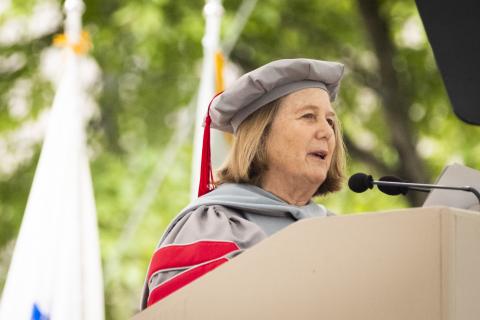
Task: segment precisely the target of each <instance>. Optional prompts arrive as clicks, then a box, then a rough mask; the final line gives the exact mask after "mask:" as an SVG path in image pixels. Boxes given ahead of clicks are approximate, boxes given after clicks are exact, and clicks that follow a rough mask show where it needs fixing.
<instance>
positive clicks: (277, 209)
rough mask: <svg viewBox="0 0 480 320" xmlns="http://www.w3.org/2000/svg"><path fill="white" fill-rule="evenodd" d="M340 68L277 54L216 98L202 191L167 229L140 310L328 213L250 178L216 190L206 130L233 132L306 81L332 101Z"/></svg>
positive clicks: (208, 122) (211, 109) (204, 153)
mask: <svg viewBox="0 0 480 320" xmlns="http://www.w3.org/2000/svg"><path fill="white" fill-rule="evenodd" d="M343 71H344V67H343V65H342V64H340V63H337V62H329V61H320V60H311V59H285V60H277V61H273V62H271V63H269V64H267V65H264V66H262V67H260V68H258V69H255V70H253V71H251V72H249V73H247V74H245V75H243V76H242V77H240V78H239V79H238V80H237V81H235V83H234V84H232V85H231V86H230V87H229V88H228V89H227V90H226V91H225V92H223V93H222V94H220V95H218V96H216V97H215V98H214V99H213V100H212V102H211V104H210V106H209V110H208V112H207V116H206V118H205V132H204V144H203V151H202V171H201V176H200V187H199V198H198V199H197V200H196V201H194V202H193V203H191V204H190V205H189V206H187V207H186V208H185V209H184V210H182V211H181V212H180V213H179V214H178V215H177V216H176V218H175V219H174V220H173V221H172V222H171V223H170V225H169V226H168V227H167V229H166V231H165V233H164V235H163V236H162V238H161V240H160V242H159V244H158V246H157V249H156V251H155V252H154V254H153V257H152V259H151V262H150V265H149V268H148V273H147V277H146V280H145V284H144V290H143V295H142V302H141V309H144V308H146V307H147V306H150V305H152V304H153V303H155V302H157V301H159V300H161V299H162V298H164V297H166V296H167V295H169V294H171V293H172V292H174V291H175V290H177V289H179V288H181V287H183V286H185V285H187V284H188V283H190V282H191V281H193V280H195V279H197V278H198V277H200V276H202V275H204V274H205V273H207V272H209V271H211V270H213V269H214V268H216V267H218V266H219V265H221V264H222V263H225V262H227V261H228V260H229V259H231V258H233V257H234V256H236V255H238V254H239V253H241V252H242V251H243V250H245V249H248V248H250V247H252V246H253V245H255V244H257V243H258V242H260V241H262V240H263V239H265V238H266V237H268V236H269V235H271V234H273V233H275V232H277V231H279V230H280V229H282V228H284V227H286V226H288V225H290V224H291V223H294V222H295V221H297V220H300V219H305V218H311V217H326V216H328V215H330V214H331V213H329V212H328V211H327V210H326V209H325V207H323V206H321V205H318V204H316V203H314V202H313V201H310V202H309V203H308V204H307V205H305V206H295V205H290V204H288V203H286V202H285V201H283V200H282V199H280V198H278V197H277V196H275V195H273V194H272V193H270V192H267V191H265V190H263V189H261V188H259V187H257V186H253V185H248V184H234V183H225V184H222V185H220V186H219V187H217V188H216V189H214V188H213V185H214V184H213V181H212V179H213V175H212V172H211V165H210V142H209V130H210V127H212V128H216V129H218V130H222V131H226V132H232V133H234V134H235V133H236V131H237V128H238V126H239V125H240V124H241V122H242V121H243V120H245V119H246V118H247V117H248V116H249V115H250V114H252V113H254V112H255V111H256V110H258V109H260V108H261V107H262V106H264V105H266V104H268V103H269V102H272V101H274V100H276V99H278V98H280V97H283V96H286V95H288V94H290V93H292V92H295V91H298V90H301V89H305V88H321V89H323V90H326V91H327V92H328V94H329V96H330V100H331V101H333V100H334V99H335V97H336V94H337V91H338V87H339V84H340V79H341V78H342V75H343Z"/></svg>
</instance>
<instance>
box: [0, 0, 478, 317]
mask: <svg viewBox="0 0 480 320" xmlns="http://www.w3.org/2000/svg"><path fill="white" fill-rule="evenodd" d="M85 2H86V12H85V14H84V17H83V19H84V25H85V29H86V30H87V31H88V32H89V33H90V35H91V38H92V41H93V44H94V47H93V50H92V51H91V52H90V54H91V56H92V57H93V58H94V59H95V60H96V61H97V63H98V65H99V67H100V69H101V77H100V79H99V80H100V81H99V85H98V88H97V90H96V91H95V92H93V93H92V94H93V96H94V97H95V99H96V101H97V103H98V110H97V111H96V113H95V115H94V116H93V118H92V120H91V121H90V123H89V125H88V139H89V146H90V153H91V168H92V176H93V180H94V188H95V196H96V201H97V211H98V223H99V228H100V237H101V247H102V260H103V261H102V262H103V264H104V266H105V268H104V269H105V270H104V274H105V290H106V291H105V300H106V311H107V319H124V318H126V317H128V315H130V314H132V313H133V312H135V310H136V308H137V306H138V301H139V298H140V291H141V286H142V283H143V278H144V275H145V272H146V268H147V265H148V262H149V259H150V256H151V254H152V251H153V249H154V247H155V245H156V241H158V239H159V237H160V235H161V234H162V231H163V230H164V228H165V227H166V224H167V223H168V222H169V221H170V220H171V218H172V217H173V216H174V215H175V214H176V213H177V212H178V211H179V210H180V209H181V208H182V207H183V206H185V205H186V204H187V203H188V201H189V191H190V176H191V173H190V170H191V169H190V168H191V154H192V145H191V141H192V139H191V138H189V139H187V140H186V141H185V142H184V143H183V144H182V145H180V146H179V149H178V153H177V154H176V156H175V158H174V161H171V162H168V161H166V160H165V159H166V153H167V152H169V150H170V149H168V148H167V146H168V142H169V140H170V139H171V138H172V136H173V135H174V133H175V130H176V127H175V125H174V123H175V119H176V117H177V115H178V111H179V110H180V109H182V108H183V107H185V106H187V105H189V103H190V102H191V101H194V100H193V99H194V97H195V93H196V91H197V89H198V83H199V73H200V72H199V71H200V67H201V58H202V47H201V39H202V36H203V32H204V20H203V16H202V8H203V5H204V3H203V2H202V1H186V0H176V1H168V0H149V1H132V0H103V1H94V0H88V1H85ZM5 3H6V5H3V6H4V7H5V9H2V8H0V157H1V158H2V165H1V166H0V226H1V231H0V254H1V256H0V288H2V286H3V282H4V280H5V279H4V278H5V274H6V270H7V268H8V263H9V259H10V255H11V252H12V249H13V244H14V239H15V237H16V234H17V232H18V228H19V226H20V223H21V218H22V215H23V210H24V208H25V204H26V200H27V196H28V192H29V188H30V185H31V182H32V179H33V174H34V169H35V165H36V162H37V159H38V154H39V150H40V142H41V135H40V137H38V136H39V135H38V134H37V135H33V136H32V137H31V135H28V134H27V135H25V134H24V135H22V134H21V133H22V132H25V131H26V132H30V131H32V130H34V129H32V128H34V127H35V126H29V124H34V123H35V122H36V121H39V119H40V118H41V115H42V111H44V110H46V109H48V108H49V106H50V104H51V101H52V98H53V93H54V92H53V91H54V90H53V88H52V86H51V85H50V83H49V82H48V81H47V80H45V79H44V78H43V77H42V76H41V72H40V70H41V61H42V55H43V54H44V53H45V52H46V50H47V49H48V48H49V47H50V46H51V41H52V38H53V36H54V34H56V33H60V32H61V31H62V28H61V20H59V21H58V23H56V24H54V23H52V26H51V28H50V29H48V28H47V29H45V28H44V29H45V30H44V31H43V32H33V31H32V29H28V28H27V27H22V23H23V24H24V25H27V24H28V23H29V21H33V19H34V17H35V12H36V10H37V11H38V8H39V6H41V5H44V4H48V5H50V7H49V8H50V9H49V10H50V11H51V12H53V11H55V10H56V12H60V8H61V3H59V2H57V1H55V0H49V1H48V0H38V1H33V0H28V1H25V0H22V1H20V0H13V1H12V2H11V3H10V2H8V1H7V2H5ZM240 4H241V1H240V0H228V1H227V0H226V1H224V3H223V5H224V7H225V14H224V20H223V21H224V23H223V33H224V37H227V36H229V33H228V30H229V27H231V25H232V22H233V21H234V16H235V13H236V10H237V9H238V8H239V6H240ZM0 7H1V6H0ZM53 18H54V17H52V18H51V19H50V20H51V21H54V20H55V19H53ZM13 22H15V23H17V24H16V25H15V24H13V29H12V23H13ZM9 25H10V27H9V28H10V29H8V28H7V27H8V26H9ZM5 30H7V31H8V30H10V31H8V32H13V31H12V30H16V32H17V35H16V36H15V37H13V38H12V37H11V36H10V38H9V33H8V32H7V31H5ZM9 39H10V40H9ZM292 57H309V58H316V59H325V60H329V59H330V60H338V61H341V62H343V63H345V64H346V66H347V73H346V76H345V78H344V81H343V84H342V90H341V94H340V98H339V100H338V101H337V102H336V104H335V108H336V110H337V112H338V114H339V117H340V119H341V121H342V123H343V129H344V132H345V137H346V143H347V146H348V148H349V153H350V157H349V169H348V170H349V174H351V173H354V172H357V171H365V172H371V173H372V174H374V175H375V176H376V177H378V176H380V175H384V174H397V175H399V176H402V177H403V178H406V179H409V180H416V181H422V182H431V181H433V180H434V179H435V177H436V176H437V175H438V174H439V173H440V171H441V169H442V168H443V167H444V166H445V165H446V164H449V163H452V162H461V163H464V164H466V165H468V166H470V167H474V168H479V167H480V145H479V144H478V143H477V142H478V136H479V133H480V132H479V129H478V128H476V127H472V126H469V125H466V124H464V123H462V122H460V120H458V119H457V118H456V117H455V116H454V115H453V113H452V111H451V108H450V103H449V100H448V97H447V95H446V92H445V89H444V87H443V83H442V81H441V78H440V76H439V72H438V70H437V67H436V64H435V60H434V57H433V55H432V52H431V48H430V46H429V45H428V42H427V39H426V35H425V32H424V30H423V26H422V23H421V21H420V18H419V16H418V13H417V10H416V8H415V4H414V1H413V0H409V1H400V0H385V1H381V2H377V1H363V0H358V1H354V0H349V1H334V0H324V1H310V0H296V1H287V0H263V1H258V3H257V5H256V7H255V9H254V11H253V12H252V15H251V17H250V18H249V20H248V23H247V24H246V26H245V29H244V30H243V32H242V34H241V36H240V38H239V41H238V43H237V44H236V45H235V47H234V48H233V51H232V52H231V55H230V60H231V61H232V63H235V64H237V65H238V66H240V67H241V68H242V69H243V70H245V71H248V70H251V69H252V68H255V67H257V66H259V65H261V64H263V63H266V62H269V61H271V60H274V59H280V58H292ZM15 96H20V98H21V99H20V98H18V99H17V100H15V99H12V97H15ZM19 99H20V101H23V104H22V102H18V101H19ZM14 100H15V101H16V102H15V101H14ZM19 103H20V107H19ZM22 106H23V107H22ZM19 108H20V109H19ZM22 108H23V109H22ZM22 110H23V111H22ZM191 116H193V112H191ZM22 130H23V131H22ZM181 130H189V128H188V127H181ZM35 137H36V138H35ZM163 161H166V162H165V163H164V162H163ZM162 165H164V166H165V168H162ZM158 168H160V169H161V170H165V173H166V175H165V179H164V180H163V182H162V183H161V184H160V185H159V187H158V190H154V191H155V192H156V196H155V199H154V201H153V203H151V204H150V205H148V206H147V207H146V208H144V210H143V212H144V213H145V214H144V215H143V216H141V219H140V220H139V225H138V227H137V228H133V229H132V230H130V231H131V233H130V234H131V236H130V237H126V238H124V239H126V244H125V243H123V244H122V243H120V242H119V241H120V237H121V236H122V235H123V236H125V235H126V234H128V232H127V231H128V228H127V229H125V228H126V225H127V226H128V225H129V224H130V226H136V225H135V224H134V223H131V220H129V217H130V216H131V213H132V212H135V208H136V207H137V206H138V203H139V201H140V199H142V196H143V195H144V193H145V192H146V187H147V186H148V182H149V180H150V179H151V176H152V174H153V172H154V171H155V170H157V169H158ZM318 201H319V202H322V203H325V204H326V205H327V206H328V207H329V208H331V209H332V210H333V211H336V212H338V213H340V214H347V213H356V212H372V211H377V210H387V209H392V208H398V207H406V206H411V205H418V204H419V203H420V201H421V199H420V198H418V197H410V198H408V199H406V198H399V197H387V196H384V195H382V194H381V193H379V192H376V191H370V192H368V193H365V194H362V195H357V194H352V193H351V192H349V191H348V190H343V191H341V192H339V193H336V194H333V195H329V196H327V197H326V198H320V199H318ZM125 230H127V231H125Z"/></svg>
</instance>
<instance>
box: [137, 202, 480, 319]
mask: <svg viewBox="0 0 480 320" xmlns="http://www.w3.org/2000/svg"><path fill="white" fill-rule="evenodd" d="M133 319H134V320H153V319H155V320H163V319H328V320H336V319H342V320H343V319H345V320H346V319H349V320H351V319H356V320H358V319H365V320H367V319H368V320H375V319H378V320H393V319H398V320H407V319H408V320H416V319H418V320H429V319H431V320H454V319H455V320H466V319H480V214H479V213H475V212H472V211H467V210H460V209H453V208H448V207H431V208H417V209H406V210H395V211H391V212H383V213H371V214H362V215H353V216H335V217H329V218H314V219H308V220H302V221H299V222H297V223H295V224H292V225H290V226H289V227H287V228H285V229H283V230H282V231H280V232H278V233H276V234H274V235H273V236H271V237H269V238H267V239H266V240H264V241H262V242H261V243H259V244H257V245H256V246H254V247H252V248H251V249H249V250H247V251H245V252H244V253H242V254H241V255H239V256H237V257H235V258H234V259H232V260H231V261H229V262H227V263H225V264H224V265H222V266H220V267H219V268H217V269H215V270H213V271H212V272H210V273H208V274H206V275H205V276H204V277H202V278H200V279H198V280H196V281H194V282H193V283H191V284H189V285H187V286H186V287H184V288H182V289H180V290H179V291H177V292H175V293H173V294H172V295H170V296H168V297H166V298H165V299H163V300H162V301H159V302H158V303H156V304H155V305H153V306H151V307H150V308H148V309H146V310H144V311H143V312H141V313H139V314H137V315H136V316H134V317H133Z"/></svg>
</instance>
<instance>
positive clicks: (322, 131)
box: [315, 120, 334, 139]
mask: <svg viewBox="0 0 480 320" xmlns="http://www.w3.org/2000/svg"><path fill="white" fill-rule="evenodd" d="M333 134H334V132H333V128H332V126H331V125H330V123H329V122H328V121H327V120H324V121H320V123H319V124H318V128H317V131H316V135H315V136H316V138H317V139H330V137H331V136H332V135H333Z"/></svg>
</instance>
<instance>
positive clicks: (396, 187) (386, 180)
mask: <svg viewBox="0 0 480 320" xmlns="http://www.w3.org/2000/svg"><path fill="white" fill-rule="evenodd" d="M374 185H376V186H377V187H378V189H380V191H382V192H384V193H386V194H389V195H398V194H403V195H405V194H407V192H408V190H415V191H423V192H428V191H430V190H431V189H446V190H459V191H466V192H471V193H473V194H474V195H475V196H476V197H477V199H478V201H479V202H480V192H479V191H478V190H477V189H475V188H472V187H469V186H464V187H456V186H443V185H437V184H424V183H409V182H403V181H402V180H401V179H400V178H397V177H393V176H386V177H382V178H380V180H379V181H376V180H373V177H372V176H371V175H366V174H365V173H356V174H354V175H352V176H351V177H350V179H349V180H348V186H349V187H350V189H351V190H352V191H354V192H357V193H361V192H364V191H366V190H367V189H372V188H373V186H374Z"/></svg>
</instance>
